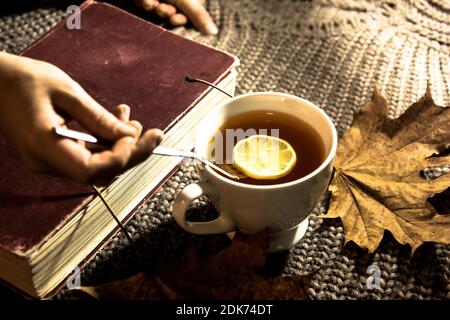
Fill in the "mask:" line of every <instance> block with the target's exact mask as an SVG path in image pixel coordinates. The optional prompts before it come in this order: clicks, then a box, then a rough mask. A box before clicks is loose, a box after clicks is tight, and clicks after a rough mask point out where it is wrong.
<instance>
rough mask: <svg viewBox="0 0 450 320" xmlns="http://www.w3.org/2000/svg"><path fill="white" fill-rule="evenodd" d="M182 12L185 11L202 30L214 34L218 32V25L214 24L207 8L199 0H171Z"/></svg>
mask: <svg viewBox="0 0 450 320" xmlns="http://www.w3.org/2000/svg"><path fill="white" fill-rule="evenodd" d="M168 2H169V3H172V4H174V5H175V6H176V7H177V8H178V9H179V10H180V11H181V12H183V13H184V14H185V15H186V16H187V17H188V18H189V20H190V21H191V22H192V24H193V25H194V26H195V27H196V28H197V29H198V30H200V31H201V32H203V33H205V34H208V35H214V34H217V32H218V30H217V26H216V25H215V24H214V22H213V20H212V18H211V16H210V15H209V13H208V11H206V8H205V7H204V6H203V5H202V4H201V3H200V1H198V0H169V1H168Z"/></svg>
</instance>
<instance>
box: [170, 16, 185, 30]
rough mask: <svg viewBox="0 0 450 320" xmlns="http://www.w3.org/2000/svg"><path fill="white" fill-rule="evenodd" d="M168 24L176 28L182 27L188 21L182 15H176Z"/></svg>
mask: <svg viewBox="0 0 450 320" xmlns="http://www.w3.org/2000/svg"><path fill="white" fill-rule="evenodd" d="M169 22H170V24H171V25H173V26H176V27H178V26H184V25H185V24H186V23H187V22H188V19H187V17H186V16H185V15H184V14H182V13H176V14H174V15H173V16H171V17H170V18H169Z"/></svg>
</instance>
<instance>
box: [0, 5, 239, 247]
mask: <svg viewBox="0 0 450 320" xmlns="http://www.w3.org/2000/svg"><path fill="white" fill-rule="evenodd" d="M80 17H81V20H80V22H81V29H79V30H77V29H73V30H69V29H68V28H67V27H66V23H65V21H62V22H61V23H59V24H58V25H56V26H55V27H54V28H52V29H51V30H50V31H49V32H48V33H47V34H46V35H45V36H44V37H42V38H41V39H40V40H38V41H36V42H35V43H34V44H33V45H31V46H30V47H29V48H27V49H26V50H24V51H23V52H22V55H24V56H27V57H31V58H35V59H40V60H44V61H47V62H50V63H53V64H55V65H56V66H58V67H60V68H61V69H62V70H64V71H65V72H67V73H68V74H69V75H70V76H71V77H72V78H74V79H75V80H76V81H78V82H79V83H80V84H81V85H82V86H83V87H84V89H85V90H86V91H87V92H88V93H89V94H90V95H92V96H93V97H94V98H95V99H96V100H97V101H98V102H99V103H100V104H102V105H103V106H104V107H106V108H108V109H110V110H111V109H112V108H113V107H115V106H116V105H118V104H120V103H127V104H128V105H130V106H131V108H132V117H133V118H135V119H137V120H138V121H140V122H141V123H142V124H143V126H144V128H152V127H158V128H166V127H167V126H168V125H169V124H170V123H171V122H172V121H173V120H175V119H176V118H177V117H179V116H180V115H181V114H183V113H184V112H185V111H187V110H188V109H189V108H190V107H192V106H193V105H194V104H195V102H196V101H198V100H199V99H201V97H202V96H203V95H204V94H205V93H206V91H207V90H208V88H206V87H205V85H203V84H199V83H189V82H186V81H185V80H184V77H185V76H186V75H187V74H189V75H193V76H196V77H200V78H203V79H205V80H208V81H210V82H213V83H217V82H218V81H219V80H220V79H221V78H223V77H224V76H225V75H226V74H227V73H228V72H229V71H230V70H231V69H232V67H233V66H234V65H235V62H236V58H235V57H234V56H232V55H229V54H227V53H225V52H222V51H219V50H216V49H214V48H211V47H208V46H205V45H202V44H200V43H197V42H193V41H191V40H188V39H185V38H183V37H180V36H178V35H176V34H174V33H172V32H170V31H167V30H165V29H162V28H160V27H158V26H155V25H153V24H151V23H150V22H148V21H145V20H143V19H140V18H138V17H136V16H134V15H131V14H129V13H127V12H125V11H123V10H121V9H119V8H116V7H114V6H112V5H109V4H105V3H96V2H93V1H89V2H87V3H84V5H83V6H82V10H81V15H80ZM0 161H1V166H0V211H1V213H0V247H1V248H2V249H4V250H8V251H13V252H15V253H17V254H26V253H27V252H28V253H29V252H32V251H33V250H34V249H35V248H37V247H40V246H41V245H42V244H43V243H44V242H45V240H46V239H48V238H49V237H50V236H51V235H52V234H53V233H55V232H57V231H58V229H59V228H60V227H61V226H62V225H63V224H64V223H65V222H66V221H68V219H70V218H71V217H72V216H74V215H75V214H76V212H77V208H80V206H82V205H83V203H86V201H89V197H90V189H88V188H87V187H83V186H80V185H76V184H74V183H71V182H69V181H68V180H65V179H63V178H57V177H50V176H46V175H37V174H33V173H30V172H29V171H28V170H27V169H26V168H25V167H24V166H23V165H22V163H21V162H20V160H19V159H18V157H17V156H16V154H15V153H14V151H13V150H12V149H11V147H10V146H9V145H8V143H7V142H6V141H4V140H3V139H1V138H0Z"/></svg>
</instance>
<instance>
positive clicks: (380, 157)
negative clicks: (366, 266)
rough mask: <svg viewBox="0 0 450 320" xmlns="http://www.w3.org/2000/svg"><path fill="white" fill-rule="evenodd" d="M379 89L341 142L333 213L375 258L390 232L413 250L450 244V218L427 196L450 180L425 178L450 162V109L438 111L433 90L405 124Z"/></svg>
mask: <svg viewBox="0 0 450 320" xmlns="http://www.w3.org/2000/svg"><path fill="white" fill-rule="evenodd" d="M387 106H388V104H387V101H386V100H385V98H384V97H383V96H382V95H381V93H380V92H379V90H378V89H377V88H375V91H374V94H373V97H372V100H371V101H370V102H369V103H367V104H366V105H365V106H364V107H363V108H362V110H361V112H360V113H359V114H358V115H357V116H356V117H355V120H354V122H353V125H352V127H351V128H350V130H349V131H348V132H347V133H346V134H345V135H344V136H343V138H342V139H341V140H340V143H339V147H338V150H337V155H336V159H335V163H334V168H335V174H334V177H333V180H332V182H331V184H330V187H329V190H330V191H331V192H332V197H331V202H330V207H329V210H328V214H326V215H324V218H338V217H339V218H341V220H342V223H343V226H344V232H345V242H346V243H347V242H349V241H353V242H355V243H356V244H357V245H358V246H360V247H361V248H367V249H368V250H369V252H374V251H375V250H376V249H377V248H378V245H379V244H380V242H381V240H382V238H383V235H384V231H385V230H389V231H390V232H391V233H392V235H393V236H394V237H395V239H396V240H397V241H398V242H399V243H401V244H408V245H410V246H411V247H412V252H413V253H414V251H415V250H416V249H417V248H418V247H419V246H420V245H421V244H422V243H423V242H438V243H450V215H446V214H442V215H440V214H438V213H437V212H436V211H435V210H434V208H433V207H432V206H431V205H430V204H429V203H428V198H430V197H432V196H433V195H435V194H437V193H440V192H442V191H444V190H445V189H447V188H448V187H449V186H450V174H444V175H442V176H440V177H439V178H437V179H434V180H426V179H425V178H423V177H422V176H421V174H420V172H421V170H422V169H425V168H428V167H439V166H443V165H448V164H450V155H446V156H436V155H438V154H439V153H440V152H442V151H443V150H445V149H448V148H449V146H450V108H443V107H439V106H436V105H435V103H434V101H433V99H432V97H431V93H430V90H429V89H427V92H426V94H425V96H424V97H422V98H421V99H420V100H419V101H417V102H416V103H414V104H413V105H412V106H410V107H409V108H408V109H407V110H406V112H405V113H404V114H403V115H401V116H400V117H399V118H397V119H394V120H391V119H388V118H387V110H388V108H387Z"/></svg>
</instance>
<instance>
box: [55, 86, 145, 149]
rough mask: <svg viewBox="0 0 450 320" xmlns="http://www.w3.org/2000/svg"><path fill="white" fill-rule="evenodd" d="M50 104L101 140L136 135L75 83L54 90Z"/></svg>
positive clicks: (133, 129) (134, 130) (134, 131)
mask: <svg viewBox="0 0 450 320" xmlns="http://www.w3.org/2000/svg"><path fill="white" fill-rule="evenodd" d="M52 102H53V103H54V105H56V106H57V107H58V108H59V109H61V110H62V111H63V112H65V113H67V114H69V115H70V116H71V117H72V118H73V119H75V120H76V121H77V122H79V123H80V124H81V125H82V126H83V127H84V128H86V129H87V130H88V131H89V132H91V133H93V134H94V135H98V136H99V137H101V138H103V139H106V140H109V141H115V140H117V139H118V138H120V137H123V136H135V135H136V129H135V128H134V127H133V126H130V125H128V124H126V123H125V122H123V121H120V120H119V119H118V118H117V117H116V116H114V115H113V114H112V113H110V112H109V111H108V110H106V109H105V108H103V107H102V106H101V105H100V104H98V103H97V102H96V101H95V100H94V99H93V98H92V97H91V96H89V95H88V94H87V93H86V91H84V90H83V89H82V88H81V87H80V86H79V85H78V84H76V83H75V82H74V83H71V84H70V85H66V86H59V87H58V88H57V89H55V90H54V92H52Z"/></svg>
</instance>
